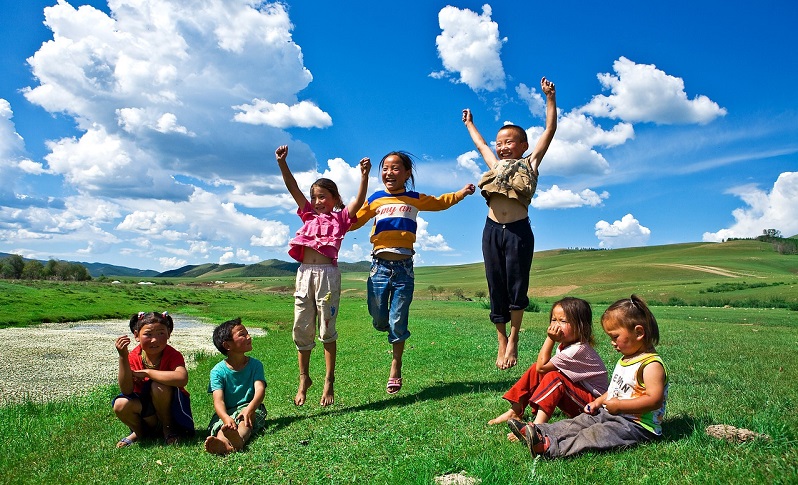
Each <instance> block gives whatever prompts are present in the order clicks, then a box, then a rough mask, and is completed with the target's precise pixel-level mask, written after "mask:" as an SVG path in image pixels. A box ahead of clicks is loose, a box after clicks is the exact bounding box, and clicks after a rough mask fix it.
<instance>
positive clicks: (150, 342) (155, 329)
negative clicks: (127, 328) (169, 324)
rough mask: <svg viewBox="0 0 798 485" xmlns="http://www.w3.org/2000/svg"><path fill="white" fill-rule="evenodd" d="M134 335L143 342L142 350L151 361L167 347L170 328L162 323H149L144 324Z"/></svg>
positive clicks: (138, 340)
mask: <svg viewBox="0 0 798 485" xmlns="http://www.w3.org/2000/svg"><path fill="white" fill-rule="evenodd" d="M133 336H134V337H135V338H136V341H137V342H139V344H141V350H142V351H143V352H144V353H146V354H147V358H149V360H150V362H153V361H154V360H157V358H158V357H159V356H160V355H161V353H163V349H165V348H166V344H167V342H168V341H169V329H168V328H166V325H164V324H162V323H148V324H146V325H143V326H142V327H141V328H140V329H139V331H138V333H136V334H134V335H133Z"/></svg>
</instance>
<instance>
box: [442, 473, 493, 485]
mask: <svg viewBox="0 0 798 485" xmlns="http://www.w3.org/2000/svg"><path fill="white" fill-rule="evenodd" d="M435 483H436V484H440V485H476V484H478V483H482V480H480V479H479V478H475V477H469V476H468V475H467V474H466V472H464V471H463V472H460V473H450V474H448V475H441V476H439V477H435Z"/></svg>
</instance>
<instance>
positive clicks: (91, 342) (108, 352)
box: [0, 315, 265, 405]
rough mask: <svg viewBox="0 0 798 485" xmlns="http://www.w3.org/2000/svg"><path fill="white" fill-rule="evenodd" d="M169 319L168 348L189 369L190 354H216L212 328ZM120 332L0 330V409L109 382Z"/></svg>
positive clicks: (123, 330)
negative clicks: (172, 350) (3, 406)
mask: <svg viewBox="0 0 798 485" xmlns="http://www.w3.org/2000/svg"><path fill="white" fill-rule="evenodd" d="M172 318H174V321H175V329H174V331H173V332H172V336H171V338H170V339H169V344H170V345H171V346H173V347H174V348H176V349H177V350H179V351H180V353H182V354H183V357H185V359H186V365H187V366H188V367H189V368H191V367H193V365H194V362H193V355H194V354H195V353H197V352H199V351H204V352H208V353H211V354H215V353H218V351H217V350H216V348H215V347H214V346H213V342H212V340H211V335H212V333H213V325H211V324H207V323H203V322H201V321H199V320H196V319H190V318H185V317H180V316H175V315H172ZM249 330H250V333H251V334H253V335H264V334H265V332H264V331H263V330H261V329H258V328H250V329H249ZM124 334H127V335H129V334H130V328H129V327H128V321H127V320H106V321H92V322H73V323H45V324H42V325H37V326H33V327H25V328H3V329H0V375H2V376H3V379H0V405H4V404H10V403H19V402H25V401H28V400H30V401H33V402H45V401H52V400H58V399H64V398H67V397H69V396H71V395H73V394H76V393H81V392H88V391H89V390H91V389H93V388H96V387H98V386H101V385H105V384H114V383H115V382H116V375H117V370H118V362H119V361H118V354H117V353H116V349H115V348H114V340H116V337H118V336H120V335H124ZM134 346H135V345H131V347H130V348H131V349H132V348H133V347H134ZM192 378H198V377H196V376H192ZM204 378H207V376H204Z"/></svg>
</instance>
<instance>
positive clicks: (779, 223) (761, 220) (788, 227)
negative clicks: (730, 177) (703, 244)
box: [703, 172, 798, 242]
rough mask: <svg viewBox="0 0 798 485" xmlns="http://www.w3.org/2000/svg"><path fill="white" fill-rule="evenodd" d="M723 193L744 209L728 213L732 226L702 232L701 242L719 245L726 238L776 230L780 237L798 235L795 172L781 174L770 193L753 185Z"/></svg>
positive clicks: (756, 234) (797, 176)
mask: <svg viewBox="0 0 798 485" xmlns="http://www.w3.org/2000/svg"><path fill="white" fill-rule="evenodd" d="M727 193H729V194H731V195H734V196H736V197H739V198H740V199H742V201H743V202H745V203H746V204H747V206H748V207H745V208H738V209H735V210H734V211H732V216H733V217H734V224H732V225H731V227H728V228H725V229H721V230H719V231H717V232H705V233H704V235H703V240H704V241H709V242H720V241H722V240H724V239H728V238H730V237H756V236H759V235H761V234H762V231H763V230H764V229H777V230H779V231H781V234H782V235H784V236H793V235H795V234H798V172H784V173H782V174H781V175H779V178H778V179H776V181H775V182H774V183H773V188H772V189H771V190H770V192H766V191H764V190H762V189H760V188H759V187H757V186H756V185H750V184H749V185H742V186H739V187H734V188H732V189H730V190H729V191H728V192H727Z"/></svg>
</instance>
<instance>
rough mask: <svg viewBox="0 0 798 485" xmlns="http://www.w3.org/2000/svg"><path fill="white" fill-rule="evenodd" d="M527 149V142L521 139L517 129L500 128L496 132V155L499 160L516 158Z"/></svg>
mask: <svg viewBox="0 0 798 485" xmlns="http://www.w3.org/2000/svg"><path fill="white" fill-rule="evenodd" d="M527 149H529V143H528V142H526V141H523V140H522V138H521V134H520V133H519V132H518V130H516V129H513V128H502V129H501V130H499V133H497V134H496V156H498V157H499V160H518V159H519V158H522V157H523V156H524V152H525V151H527Z"/></svg>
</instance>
